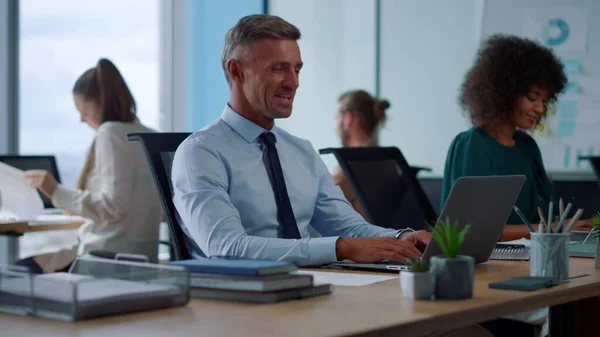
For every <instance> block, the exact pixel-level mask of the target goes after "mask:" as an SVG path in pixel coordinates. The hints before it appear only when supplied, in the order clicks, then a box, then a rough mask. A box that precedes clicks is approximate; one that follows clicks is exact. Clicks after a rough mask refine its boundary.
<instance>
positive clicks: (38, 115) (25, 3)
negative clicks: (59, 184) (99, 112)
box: [19, 0, 160, 187]
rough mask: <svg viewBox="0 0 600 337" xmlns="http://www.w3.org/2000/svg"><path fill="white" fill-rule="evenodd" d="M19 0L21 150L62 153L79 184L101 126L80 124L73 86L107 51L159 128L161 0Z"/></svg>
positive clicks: (145, 115)
mask: <svg viewBox="0 0 600 337" xmlns="http://www.w3.org/2000/svg"><path fill="white" fill-rule="evenodd" d="M19 3H20V14H19V15H20V18H19V19H20V33H19V34H20V41H19V43H20V56H19V71H20V83H19V104H20V117H19V123H20V124H19V125H20V130H19V150H20V153H21V154H54V155H56V156H57V161H58V166H59V171H60V174H61V177H62V180H63V183H64V185H65V186H67V187H74V186H75V184H76V182H77V178H78V176H79V172H80V170H81V168H82V166H83V162H84V160H85V157H86V154H87V151H88V149H89V146H90V144H91V142H92V139H93V135H94V131H93V130H92V129H90V128H89V127H88V126H87V125H86V124H84V123H80V119H79V113H78V112H77V110H76V109H75V105H74V104H73V99H72V95H71V89H72V87H73V84H74V83H75V81H76V79H77V78H78V77H79V75H81V74H82V73H83V72H84V71H85V70H87V69H88V68H91V67H94V66H95V64H96V62H97V61H98V59H99V58H102V57H105V58H108V59H110V60H111V61H113V62H114V63H115V65H116V66H117V68H119V70H120V71H121V74H122V75H123V76H124V78H125V80H126V82H127V84H128V86H129V88H130V90H131V91H132V93H133V95H134V97H135V99H136V103H137V107H138V116H139V118H140V120H141V122H142V123H144V124H145V125H147V126H149V127H152V128H155V129H158V118H159V108H158V107H159V85H158V76H159V43H160V41H159V33H160V27H159V7H160V0H102V1H100V0H97V1H90V0H88V1H81V0H53V1H44V0H21V1H20V2H19Z"/></svg>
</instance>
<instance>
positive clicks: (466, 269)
mask: <svg viewBox="0 0 600 337" xmlns="http://www.w3.org/2000/svg"><path fill="white" fill-rule="evenodd" d="M429 265H430V268H431V272H432V273H433V275H434V276H435V291H434V294H435V298H436V299H452V300H460V299H467V298H472V297H473V280H474V277H475V260H474V259H473V257H471V256H465V255H458V256H457V257H455V258H453V259H448V258H445V257H443V256H434V257H432V258H431V260H430V262H429Z"/></svg>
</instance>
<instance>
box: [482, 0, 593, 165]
mask: <svg viewBox="0 0 600 337" xmlns="http://www.w3.org/2000/svg"><path fill="white" fill-rule="evenodd" d="M597 17H600V1H597V0H545V1H539V0H538V1H536V0H503V1H489V0H488V1H485V3H484V10H483V17H482V20H481V22H482V26H481V38H482V39H483V40H484V39H486V38H487V37H489V36H490V35H493V34H496V33H504V34H514V35H518V36H523V37H529V38H534V39H536V40H538V41H540V42H541V43H542V44H545V45H546V46H549V47H551V48H553V50H554V51H555V53H556V55H557V56H559V57H560V58H561V60H563V63H565V72H566V73H567V76H568V77H569V85H568V87H567V92H566V93H564V94H562V95H561V96H560V97H559V101H558V102H557V104H556V106H555V107H554V108H553V109H552V111H551V112H550V114H549V118H548V119H547V120H546V122H545V124H546V125H545V126H546V127H545V128H544V130H543V131H536V132H534V138H535V139H536V141H537V143H538V145H539V147H540V150H541V152H542V157H543V160H544V165H545V166H546V169H547V170H548V171H550V172H554V173H562V172H564V173H577V172H580V173H584V172H591V167H590V166H589V163H588V162H587V161H579V160H578V157H579V156H588V155H600V62H599V61H598V60H600V20H595V19H594V18H597Z"/></svg>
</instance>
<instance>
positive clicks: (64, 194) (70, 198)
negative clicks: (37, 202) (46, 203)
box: [52, 184, 77, 208]
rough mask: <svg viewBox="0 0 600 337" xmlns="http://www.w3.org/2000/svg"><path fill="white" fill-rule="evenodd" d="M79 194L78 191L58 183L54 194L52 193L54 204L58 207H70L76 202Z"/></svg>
mask: <svg viewBox="0 0 600 337" xmlns="http://www.w3.org/2000/svg"><path fill="white" fill-rule="evenodd" d="M76 196H77V191H73V190H70V189H68V188H64V187H63V186H62V185H60V184H59V185H57V186H56V190H54V194H53V195H52V204H53V205H54V207H56V208H69V206H71V205H72V204H73V203H74V200H75V198H76Z"/></svg>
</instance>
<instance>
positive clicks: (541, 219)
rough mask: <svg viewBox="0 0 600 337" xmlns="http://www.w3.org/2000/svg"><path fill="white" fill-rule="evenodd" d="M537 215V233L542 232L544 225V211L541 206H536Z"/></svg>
mask: <svg viewBox="0 0 600 337" xmlns="http://www.w3.org/2000/svg"><path fill="white" fill-rule="evenodd" d="M538 215H539V216H540V226H539V227H538V233H543V232H544V226H546V219H544V212H542V208H541V207H540V206H538Z"/></svg>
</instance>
